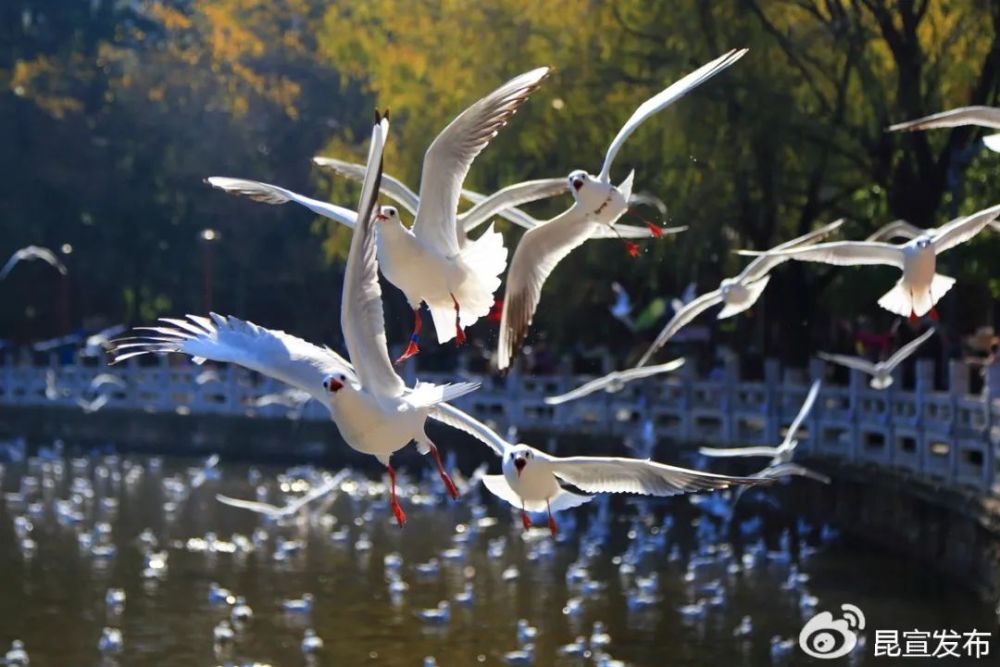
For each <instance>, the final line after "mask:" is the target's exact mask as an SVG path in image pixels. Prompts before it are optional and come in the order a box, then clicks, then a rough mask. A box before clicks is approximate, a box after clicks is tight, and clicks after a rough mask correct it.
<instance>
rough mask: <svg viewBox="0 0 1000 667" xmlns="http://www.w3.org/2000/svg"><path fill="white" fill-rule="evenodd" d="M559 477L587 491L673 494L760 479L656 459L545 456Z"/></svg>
mask: <svg viewBox="0 0 1000 667" xmlns="http://www.w3.org/2000/svg"><path fill="white" fill-rule="evenodd" d="M545 460H546V461H548V462H549V463H550V465H551V468H552V472H553V473H554V474H555V475H556V477H558V478H560V479H562V480H564V481H566V482H568V483H570V484H572V485H573V486H575V487H577V488H579V489H581V490H582V491H585V492H587V493H639V494H643V495H648V496H674V495H678V494H681V493H692V492H696V491H706V490H709V489H724V488H726V487H729V486H732V485H737V486H752V485H754V484H759V483H760V481H761V480H759V479H755V478H752V477H731V476H729V475H715V474H712V473H707V472H701V471H699V470H689V469H687V468H678V467H676V466H669V465H666V464H663V463H656V462H654V461H643V460H640V459H629V458H620V457H610V456H608V457H604V456H570V457H567V458H559V457H556V456H550V455H547V454H546V455H545Z"/></svg>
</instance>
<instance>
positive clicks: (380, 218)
mask: <svg viewBox="0 0 1000 667" xmlns="http://www.w3.org/2000/svg"><path fill="white" fill-rule="evenodd" d="M375 219H376V220H378V221H379V222H385V221H386V220H388V219H389V216H387V215H385V214H384V213H376V214H375Z"/></svg>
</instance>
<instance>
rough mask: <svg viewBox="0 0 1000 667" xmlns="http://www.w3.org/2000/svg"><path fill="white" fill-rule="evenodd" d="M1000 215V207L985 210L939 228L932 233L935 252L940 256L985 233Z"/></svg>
mask: <svg viewBox="0 0 1000 667" xmlns="http://www.w3.org/2000/svg"><path fill="white" fill-rule="evenodd" d="M998 215H1000V205H998V206H991V207H989V208H984V209H983V210H982V211H977V212H976V213H973V214H972V215H970V216H968V217H965V218H959V219H957V220H952V221H951V222H949V223H947V224H945V225H942V226H941V227H938V228H937V229H935V230H932V232H931V238H933V239H934V252H935V253H937V254H940V253H942V252H944V251H945V250H948V249H950V248H954V247H955V246H957V245H959V244H961V243H965V242H966V241H968V240H969V239H971V238H972V237H973V236H975V235H976V234H978V233H979V232H981V231H983V228H984V227H986V225H988V224H990V223H991V222H993V221H994V220H995V219H996V217H997V216H998Z"/></svg>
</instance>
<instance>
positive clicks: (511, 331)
mask: <svg viewBox="0 0 1000 667" xmlns="http://www.w3.org/2000/svg"><path fill="white" fill-rule="evenodd" d="M745 53H746V49H740V50H734V51H730V52H728V53H726V54H725V55H723V56H721V57H719V58H716V59H715V60H713V61H712V62H710V63H708V64H706V65H703V66H702V67H700V68H698V69H697V70H695V71H694V72H692V73H690V74H688V75H687V76H685V77H684V78H682V79H680V80H679V81H677V82H675V83H674V84H672V85H670V86H668V87H667V88H666V89H665V90H663V91H661V92H660V93H658V94H657V95H654V96H653V97H651V98H650V99H648V100H646V101H645V102H643V103H642V104H640V105H639V107H638V108H637V109H636V110H635V112H634V113H633V114H632V116H631V117H630V118H629V119H628V121H626V123H625V125H624V126H622V128H621V129H620V130H619V131H618V134H617V135H616V136H615V138H614V140H613V141H612V142H611V145H610V146H609V147H608V152H607V154H606V155H605V157H604V164H603V166H602V167H601V171H600V173H599V174H598V175H597V176H596V177H595V176H591V175H590V174H588V173H587V172H586V171H584V170H582V169H577V170H575V171H573V172H571V173H570V175H569V177H568V179H567V182H568V183H569V187H570V191H571V192H572V194H573V199H574V203H573V206H571V207H570V208H569V209H567V210H566V211H565V212H563V213H562V214H560V215H558V216H556V217H555V218H552V219H551V220H549V221H548V222H546V223H544V224H541V225H539V226H537V227H534V228H532V229H529V230H528V231H527V232H525V233H524V236H522V237H521V241H520V243H518V245H517V249H516V250H515V251H514V257H513V259H512V260H511V262H510V270H509V271H508V273H507V291H506V296H505V297H504V304H503V314H502V315H501V321H500V341H499V346H498V350H497V360H496V361H497V368H498V369H499V370H501V371H502V370H504V369H506V368H507V367H508V366H510V362H511V359H512V358H513V357H514V355H515V354H516V353H517V350H518V348H520V346H521V345H522V343H523V342H524V338H525V336H527V334H528V328H529V327H530V326H531V320H532V318H533V317H534V315H535V310H536V309H537V308H538V302H539V300H541V297H542V287H543V286H544V285H545V280H546V279H547V278H548V277H549V274H551V273H552V271H553V270H554V269H555V268H556V266H557V265H558V264H559V262H561V261H562V260H563V258H564V257H566V256H567V255H569V253H570V252H572V251H573V250H574V249H575V248H577V247H578V246H580V245H581V244H583V243H584V242H585V241H587V240H588V239H590V238H592V237H593V236H594V235H595V233H596V232H597V230H599V229H602V228H603V229H614V226H615V222H617V221H618V219H619V218H620V217H621V216H622V215H623V214H624V213H625V212H626V211H627V210H628V201H629V197H630V195H631V194H632V179H633V177H634V176H635V172H631V173H629V175H628V176H627V177H626V178H625V180H624V181H623V182H622V183H621V184H619V185H617V186H615V185H613V184H612V183H611V165H612V163H613V162H614V159H615V156H616V155H617V154H618V151H619V150H620V149H621V147H622V144H624V143H625V140H626V139H628V138H629V137H630V136H631V135H632V133H633V132H635V130H636V128H638V127H639V125H641V124H642V123H643V122H644V121H645V120H646V119H648V118H649V117H650V116H652V115H653V114H655V113H657V112H658V111H660V110H662V109H664V108H665V107H667V106H669V105H670V104H672V103H673V102H675V101H676V100H678V99H679V98H681V97H682V96H683V95H685V94H686V93H688V92H689V91H691V90H693V89H694V88H696V87H697V86H699V85H700V84H702V83H704V82H705V81H707V80H708V79H710V78H712V77H713V76H715V75H716V74H718V73H719V72H721V71H723V70H725V69H726V68H728V67H729V66H730V65H732V64H733V63H735V62H736V61H737V60H739V59H740V58H742V57H743V55H744V54H745ZM628 247H629V252H630V254H633V255H634V254H636V253H637V252H638V248H637V247H636V246H635V245H634V244H632V245H630V246H628Z"/></svg>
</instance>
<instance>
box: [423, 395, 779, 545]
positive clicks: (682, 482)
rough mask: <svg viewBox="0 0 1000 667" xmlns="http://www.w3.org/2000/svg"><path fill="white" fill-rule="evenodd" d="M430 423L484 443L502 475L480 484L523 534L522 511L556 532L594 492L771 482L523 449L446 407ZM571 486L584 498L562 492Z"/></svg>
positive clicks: (655, 492) (660, 492) (650, 492)
mask: <svg viewBox="0 0 1000 667" xmlns="http://www.w3.org/2000/svg"><path fill="white" fill-rule="evenodd" d="M433 415H434V418H435V419H437V420H439V421H442V422H444V423H445V424H448V425H449V426H453V427H454V428H457V429H459V430H461V431H464V432H466V433H468V434H470V435H472V436H473V437H475V438H476V439H477V440H480V441H481V442H483V443H485V444H486V445H488V446H489V447H490V449H492V450H493V453H494V454H496V455H497V456H499V457H500V460H501V467H502V469H503V474H502V475H484V476H483V484H484V485H485V486H486V488H487V489H489V491H490V492H491V493H493V494H494V495H495V496H497V497H499V498H500V499H502V500H505V501H507V502H508V503H510V504H511V505H513V506H514V507H517V508H519V509H520V510H521V520H522V522H523V525H524V527H525V529H528V528H530V527H531V522H530V520H529V519H528V515H527V512H542V511H544V512H548V515H549V521H548V524H549V530H550V531H551V532H552V533H553V534H555V533H556V532H557V530H558V528H557V526H556V521H555V518H554V517H553V516H552V513H553V512H558V511H559V510H564V509H569V508H571V507H576V506H577V505H582V504H583V503H586V502H588V501H589V500H591V499H592V498H593V496H592V495H587V494H595V493H635V494H641V495H647V496H675V495H679V494H683V493H694V492H698V491H707V490H712V489H723V488H726V487H728V486H731V485H737V486H740V485H755V484H764V483H769V482H770V481H771V480H766V479H762V478H753V477H731V476H727V475H714V474H712V473H706V472H700V471H698V470H689V469H687V468H678V467H676V466H670V465H666V464H663V463H656V462H654V461H648V460H642V459H630V458H624V457H613V456H570V457H559V456H552V455H550V454H546V453H545V452H543V451H542V450H540V449H537V448H535V447H531V446H530V445H525V444H516V445H514V444H511V443H509V442H507V441H506V440H504V439H503V438H502V437H500V435H498V434H497V433H496V432H495V431H494V430H493V429H491V428H490V427H488V426H486V425H485V424H483V423H482V422H480V421H478V420H476V419H475V418H474V417H472V416H471V415H469V414H467V413H465V412H463V411H461V410H459V409H458V408H455V407H453V406H451V405H447V404H442V405H438V406H436V407H435V408H434V411H433ZM563 484H570V485H572V486H574V487H575V488H577V489H579V490H580V491H582V492H583V493H577V492H575V491H570V490H567V489H565V488H563Z"/></svg>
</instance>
